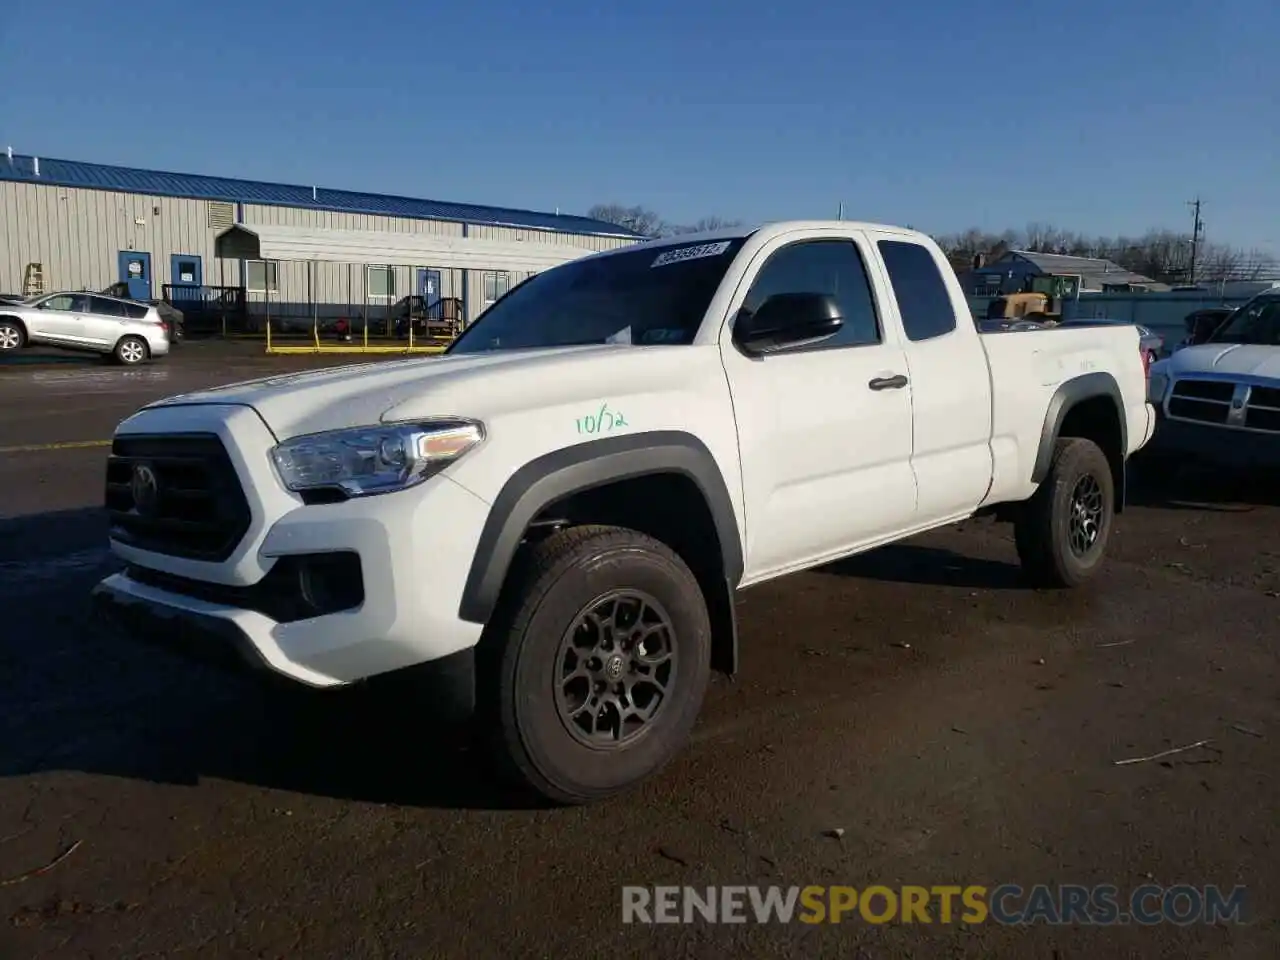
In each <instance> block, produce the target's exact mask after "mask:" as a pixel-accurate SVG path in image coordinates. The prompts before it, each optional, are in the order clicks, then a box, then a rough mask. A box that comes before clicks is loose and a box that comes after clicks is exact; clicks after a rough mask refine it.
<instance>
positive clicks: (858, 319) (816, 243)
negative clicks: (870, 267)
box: [742, 240, 880, 347]
mask: <svg viewBox="0 0 1280 960" xmlns="http://www.w3.org/2000/svg"><path fill="white" fill-rule="evenodd" d="M779 293H828V294H831V295H832V296H834V297H835V298H836V300H837V302H838V303H839V304H840V313H841V315H842V316H843V317H844V326H843V327H841V328H840V330H839V332H837V333H836V334H835V336H833V337H830V338H829V339H827V340H823V341H822V342H821V344H820V346H821V347H856V346H861V345H864V344H869V343H879V342H880V324H879V322H878V320H877V318H876V307H875V301H874V300H873V299H872V296H871V284H870V282H869V281H868V280H867V271H866V269H865V268H864V267H863V264H862V256H861V254H859V253H858V248H857V246H856V245H855V244H854V242H853V241H852V240H801V241H799V242H798V243H793V244H791V245H790V246H787V247H783V248H782V249H781V250H779V251H778V252H777V253H775V254H773V255H772V256H771V257H770V258H769V259H768V261H767V262H766V263H765V265H764V266H763V267H761V268H760V272H759V273H758V274H757V275H756V278H755V281H754V282H753V283H752V284H751V290H750V291H749V292H748V293H747V298H746V300H745V301H743V304H742V309H743V310H745V311H746V312H748V313H754V312H755V311H756V310H758V309H759V308H760V304H762V303H764V302H765V300H767V299H768V298H769V297H772V296H774V295H775V294H779Z"/></svg>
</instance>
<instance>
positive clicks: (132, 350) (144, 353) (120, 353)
mask: <svg viewBox="0 0 1280 960" xmlns="http://www.w3.org/2000/svg"><path fill="white" fill-rule="evenodd" d="M150 354H151V351H150V349H148V347H147V341H145V340H143V339H142V338H141V337H122V338H121V339H120V342H119V343H117V344H116V349H115V351H114V355H115V358H116V362H117V363H122V364H124V365H125V366H126V367H136V366H137V365H138V364H140V363H142V362H143V361H145V360H146V359H147V357H148V356H150Z"/></svg>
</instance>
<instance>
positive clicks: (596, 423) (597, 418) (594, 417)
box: [574, 403, 630, 434]
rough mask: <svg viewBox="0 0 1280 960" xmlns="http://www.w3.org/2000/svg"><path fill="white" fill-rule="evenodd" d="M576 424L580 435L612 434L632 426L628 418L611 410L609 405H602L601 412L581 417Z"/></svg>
mask: <svg viewBox="0 0 1280 960" xmlns="http://www.w3.org/2000/svg"><path fill="white" fill-rule="evenodd" d="M574 424H575V426H577V428H578V433H580V434H581V433H586V434H596V433H612V432H613V431H614V430H619V429H621V428H623V427H626V426H630V424H628V423H627V418H626V416H625V415H624V414H622V413H621V412H619V411H617V410H610V409H609V404H608V403H602V404H600V409H599V410H597V411H596V412H595V413H589V414H587V415H586V416H585V417H579V418H578V419H577V420H575V421H574Z"/></svg>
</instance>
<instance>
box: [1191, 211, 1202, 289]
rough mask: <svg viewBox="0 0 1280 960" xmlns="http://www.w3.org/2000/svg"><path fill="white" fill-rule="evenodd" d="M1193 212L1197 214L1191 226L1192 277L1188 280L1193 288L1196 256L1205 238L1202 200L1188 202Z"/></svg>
mask: <svg viewBox="0 0 1280 960" xmlns="http://www.w3.org/2000/svg"><path fill="white" fill-rule="evenodd" d="M1187 206H1189V207H1190V208H1191V209H1192V211H1193V212H1194V213H1195V220H1194V221H1193V222H1192V225H1191V271H1190V272H1191V276H1190V277H1189V278H1188V279H1189V283H1190V285H1191V286H1193V287H1194V286H1195V284H1196V254H1197V253H1198V252H1199V250H1200V240H1201V239H1202V238H1203V236H1204V221H1203V220H1201V219H1200V198H1199V197H1196V198H1195V199H1194V200H1190V201H1188V202H1187Z"/></svg>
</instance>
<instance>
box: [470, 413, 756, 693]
mask: <svg viewBox="0 0 1280 960" xmlns="http://www.w3.org/2000/svg"><path fill="white" fill-rule="evenodd" d="M664 480H666V481H670V482H669V483H668V484H667V485H666V486H661V487H660V486H656V484H661V483H662V482H663V481H664ZM646 491H648V492H658V493H659V494H660V495H663V496H675V497H678V498H680V499H681V501H682V502H681V504H679V505H680V506H683V507H694V508H695V509H696V510H697V511H698V519H699V520H705V526H706V531H705V533H706V535H707V536H709V537H711V538H713V539H714V541H715V542H714V544H710V545H705V549H704V550H701V551H694V552H695V553H696V554H697V556H693V557H690V556H687V555H686V552H685V551H681V550H679V549H678V547H677V545H675V544H672V543H670V542H669V538H664V537H659V539H664V540H667V541H668V545H669V546H672V547H673V549H677V552H678V553H681V555H682V557H683V558H684V559H685V560H686V562H689V564H690V567H691V568H693V571H694V574H695V575H696V576H697V577H698V580H699V583H700V584H701V585H702V588H703V593H704V597H705V599H706V602H707V607H708V613H709V615H710V616H711V620H712V633H713V636H712V651H713V652H712V659H713V667H715V668H716V669H718V670H721V671H722V672H725V673H729V674H732V673H733V672H735V671H736V668H737V624H736V620H735V617H734V604H733V596H734V593H735V591H736V590H737V586H738V584H739V582H740V581H741V579H742V572H743V549H742V541H741V537H740V535H739V526H738V521H737V515H736V513H735V511H734V508H733V502H732V500H731V499H730V496H729V490H728V487H727V486H726V485H725V481H724V477H723V475H722V474H721V472H720V468H719V466H718V465H717V464H716V461H715V458H714V457H713V456H712V454H711V452H710V450H708V449H707V447H706V445H705V444H704V443H703V442H702V441H701V440H699V439H698V438H697V437H695V436H693V435H692V434H689V433H685V432H683V431H656V432H650V433H639V434H628V435H626V436H621V437H606V438H601V439H598V440H589V441H587V442H585V443H581V444H575V445H574V446H571V447H566V448H564V449H561V450H556V451H553V452H551V453H548V454H545V455H544V456H541V457H539V458H537V459H535V460H533V461H530V462H529V463H527V464H525V465H524V466H523V467H521V468H520V469H519V470H517V471H516V472H515V473H514V474H512V476H511V477H510V478H509V479H508V480H507V482H506V483H505V484H504V485H503V487H502V489H501V491H500V492H499V493H498V496H497V497H496V498H495V499H494V502H493V506H492V507H491V508H490V510H489V516H488V518H487V519H486V521H485V525H484V527H483V529H482V530H481V533H480V539H479V542H478V543H477V546H476V551H475V554H474V557H473V559H472V562H471V568H470V570H469V571H468V574H467V579H466V583H465V585H464V587H463V593H462V602H461V604H460V607H459V611H458V613H459V616H460V617H461V619H463V620H467V621H469V622H471V623H479V624H485V623H487V622H488V621H489V619H490V618H491V617H492V615H493V613H494V611H495V609H496V608H497V605H498V600H499V597H500V595H501V593H502V590H503V586H504V584H505V583H506V580H507V576H508V573H509V571H510V570H511V566H512V563H513V561H514V560H515V557H516V554H517V552H518V551H519V549H520V547H521V545H522V544H523V543H524V542H525V539H526V537H527V536H528V535H529V533H530V531H531V529H533V528H534V526H535V524H536V523H548V524H555V523H561V522H562V523H566V524H569V525H573V524H576V523H579V522H609V521H610V520H615V521H617V520H618V518H619V517H622V518H623V520H622V521H621V522H623V523H624V524H625V516H626V514H627V513H628V512H629V513H630V514H631V516H633V517H639V516H640V515H641V514H640V513H639V512H638V510H637V506H636V504H635V502H634V496H635V494H636V493H643V492H646ZM593 495H594V496H593ZM690 498H695V499H694V500H693V501H691V500H690ZM610 501H611V502H610ZM559 507H567V509H568V513H567V514H566V515H564V516H561V515H560V513H559V511H558V508H559ZM575 508H576V511H577V512H576V514H575ZM602 508H603V509H602ZM644 513H646V514H651V515H654V516H658V515H660V514H661V513H662V511H649V510H647V509H646V510H644ZM646 526H650V525H648V524H646V525H642V526H640V527H639V528H640V529H642V530H645V532H652V529H651V526H650V529H646ZM700 559H702V560H705V561H707V562H699V560H700Z"/></svg>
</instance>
